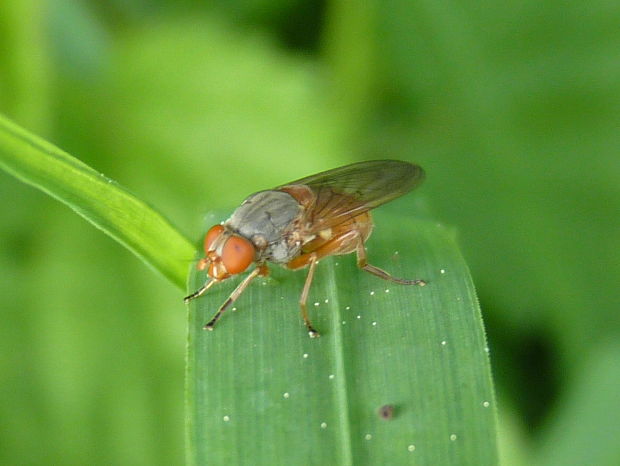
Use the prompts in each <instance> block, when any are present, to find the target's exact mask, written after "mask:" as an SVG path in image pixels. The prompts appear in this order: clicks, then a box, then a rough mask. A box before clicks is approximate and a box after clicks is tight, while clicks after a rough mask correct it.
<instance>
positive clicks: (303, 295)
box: [299, 253, 321, 338]
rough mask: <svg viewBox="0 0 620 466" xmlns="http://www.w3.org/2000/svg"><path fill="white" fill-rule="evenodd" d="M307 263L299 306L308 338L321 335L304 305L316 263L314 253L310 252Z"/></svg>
mask: <svg viewBox="0 0 620 466" xmlns="http://www.w3.org/2000/svg"><path fill="white" fill-rule="evenodd" d="M309 263H310V267H309V270H308V275H307V276H306V283H304V289H303V290H302V292H301V296H300V297H299V307H300V308H301V317H302V319H303V320H304V324H306V328H307V329H308V335H310V338H318V337H320V336H321V335H320V334H319V332H317V331H316V330H315V328H314V327H313V326H312V323H311V322H310V318H309V317H308V308H307V306H306V301H308V293H309V292H310V285H312V279H313V278H314V270H315V269H316V264H317V255H316V254H315V253H312V254H310V258H309Z"/></svg>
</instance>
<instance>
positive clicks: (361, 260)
mask: <svg viewBox="0 0 620 466" xmlns="http://www.w3.org/2000/svg"><path fill="white" fill-rule="evenodd" d="M356 251H357V266H358V267H359V268H360V269H363V270H365V271H366V272H370V273H371V274H373V275H376V276H377V277H379V278H383V279H384V280H389V281H391V282H394V283H400V284H401V285H419V286H424V285H426V281H425V280H420V279H417V280H407V279H405V278H397V277H393V276H392V275H390V274H389V273H387V272H386V271H385V270H383V269H380V268H379V267H375V266H374V265H371V264H369V263H368V260H367V258H366V248H365V247H364V241H363V240H362V237H361V236H360V235H358V236H357V247H356Z"/></svg>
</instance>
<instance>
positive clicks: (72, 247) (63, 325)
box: [0, 0, 620, 465]
mask: <svg viewBox="0 0 620 466" xmlns="http://www.w3.org/2000/svg"><path fill="white" fill-rule="evenodd" d="M310 5H311V6H310ZM619 21H620V9H619V8H618V3H617V2H615V1H611V0H594V1H591V2H587V3H583V2H582V3H578V2H572V3H570V2H557V1H551V2H544V3H541V2H535V1H533V0H527V1H524V2H519V3H518V4H510V3H480V2H474V1H465V2H447V3H446V2H429V1H414V2H412V1H406V0H387V1H382V2H378V1H376V2H367V3H365V6H364V7H356V8H355V9H353V8H351V7H350V6H348V2H343V1H333V2H301V1H293V0H289V1H285V0H261V1H258V0H255V1H234V2H214V3H213V4H212V5H211V6H205V2H197V1H190V0H186V1H182V2H170V1H163V0H160V1H156V2H150V1H149V2H147V1H143V0H133V1H114V2H105V3H95V2H87V1H85V0H83V1H78V2H74V1H68V0H48V1H47V2H36V1H34V0H26V1H20V2H10V1H7V2H2V3H0V43H1V44H2V48H1V49H0V111H1V112H2V113H4V114H6V115H8V116H9V117H11V118H13V119H15V120H16V121H17V122H18V123H20V124H22V125H24V126H25V127H27V128H29V129H30V130H33V131H34V132H36V133H38V134H41V135H43V136H44V137H46V138H47V139H49V140H51V141H52V142H54V143H55V144H57V145H59V146H60V147H63V148H64V149H66V150H68V151H69V152H70V153H72V154H76V155H78V156H79V157H80V158H81V159H82V160H84V161H85V162H87V163H88V164H89V165H91V166H93V167H96V168H97V169H98V170H100V171H102V172H104V173H106V174H107V175H109V176H110V177H112V178H114V179H117V180H119V181H120V182H121V183H122V184H123V185H125V186H127V187H129V188H130V189H132V190H133V191H135V192H137V193H138V194H139V195H140V196H141V197H142V198H144V199H148V200H149V201H150V202H152V203H153V204H154V205H156V206H158V207H159V208H160V209H161V210H162V211H164V212H165V213H166V215H167V216H168V217H169V218H171V219H172V220H173V221H174V222H175V223H176V224H177V225H180V226H181V227H182V229H183V230H184V231H185V232H186V234H187V235H188V236H190V237H191V238H196V240H198V238H199V236H200V226H201V212H203V211H206V210H210V209H213V208H220V207H223V208H231V207H234V205H235V204H236V203H237V202H238V201H239V200H241V199H242V198H243V197H244V196H245V195H247V194H248V193H249V192H251V191H254V190H258V189H263V188H267V187H270V186H272V185H275V184H279V183H282V182H285V181H287V180H290V179H294V178H297V177H299V176H303V175H306V174H310V173H313V172H315V171H319V170H321V169H325V168H329V167H332V166H337V165H340V164H344V163H347V162H351V161H355V160H359V159H363V158H403V159H407V160H412V161H416V162H418V163H420V164H421V165H422V166H424V168H425V169H426V171H427V173H428V179H427V182H426V183H425V185H424V187H423V188H422V190H421V191H420V192H419V193H418V195H421V196H423V197H424V200H425V202H426V203H427V204H428V205H429V208H430V210H431V211H433V212H434V216H437V217H440V218H442V219H443V220H445V221H446V223H449V224H453V225H456V226H457V227H458V230H459V235H460V242H461V245H462V246H463V248H464V251H465V255H466V257H467V259H468V262H469V264H470V265H471V267H472V273H473V275H474V280H475V282H476V284H477V288H478V293H479V295H480V297H481V305H482V311H483V315H484V317H485V321H486V324H487V331H488V333H489V336H490V339H491V360H492V364H493V365H494V375H495V378H496V386H497V390H498V397H499V402H500V406H501V408H502V409H500V414H501V416H500V425H501V426H503V434H502V437H501V439H502V442H503V443H504V444H505V445H507V446H509V448H505V449H503V452H504V461H505V463H506V464H521V463H527V464H529V462H531V461H536V462H537V464H541V465H551V464H584V463H586V462H590V463H591V464H617V463H618V462H620V447H619V446H618V442H617V441H616V438H617V435H616V434H614V432H617V430H618V421H617V419H619V418H620V412H619V411H620V408H619V407H618V406H617V403H614V402H613V394H614V393H617V390H614V389H615V388H617V385H618V382H619V380H618V379H619V374H620V353H619V352H618V349H617V345H615V344H614V343H613V341H617V340H618V338H619V336H620V320H619V319H618V318H617V311H618V309H619V308H620V299H619V296H618V291H617V289H618V287H617V279H618V277H619V276H620V273H619V272H620V270H619V269H620V248H619V247H618V246H619V245H618V232H620V217H619V216H618V212H619V211H620V163H619V162H618V148H619V147H620V132H618V127H619V126H620V98H619V97H620V84H619V83H620V61H619V60H618V56H617V50H618V49H619V48H620V34H619V33H618V28H617V24H618V22H619ZM0 199H2V202H0V213H1V216H0V219H1V220H0V267H1V270H2V271H3V279H2V280H1V281H0V296H2V308H3V310H4V313H3V319H2V323H1V324H0V342H1V343H0V354H1V355H2V356H0V370H1V373H2V374H3V383H2V384H1V385H0V399H1V400H2V401H1V402H0V423H1V424H2V429H1V430H2V434H0V435H2V439H1V444H2V448H1V449H0V462H2V463H3V464H24V463H27V464H33V463H34V464H37V463H38V464H42V463H45V464H52V463H53V464H70V463H71V464H79V463H81V464H84V463H88V464H94V463H96V462H97V461H99V462H100V463H101V464H114V463H116V464H118V463H124V464H178V463H180V462H181V461H182V457H183V456H182V455H183V454H182V447H183V425H182V419H183V409H182V379H183V367H182V366H181V364H180V361H182V359H183V351H184V345H185V336H184V322H185V320H184V314H183V313H184V308H183V305H182V304H181V302H180V300H179V299H180V298H181V296H180V295H179V293H178V291H177V289H176V288H174V287H173V286H170V284H169V283H167V282H165V281H164V280H163V279H162V278H160V277H159V276H157V275H155V274H153V273H151V272H150V271H149V270H147V269H145V268H144V267H143V265H142V264H141V263H140V262H139V261H138V260H136V259H135V258H134V257H133V256H131V255H130V254H128V253H127V252H126V251H124V250H122V248H119V247H118V246H117V245H116V244H115V243H113V242H112V241H110V240H109V239H107V238H105V237H104V236H103V235H101V234H100V233H99V232H97V231H96V230H94V229H93V228H92V227H90V225H88V224H86V223H85V222H83V221H82V220H80V219H79V218H77V217H75V216H74V215H73V214H72V213H71V212H70V211H69V210H68V209H66V208H64V207H63V206H61V205H57V204H56V203H54V202H53V201H52V200H51V199H48V198H46V197H45V196H43V195H42V194H40V193H38V192H36V191H34V190H32V189H30V188H28V187H26V186H22V185H20V184H19V183H18V182H16V181H15V180H13V179H11V178H10V177H8V176H7V175H5V174H3V173H0ZM188 267H189V264H188ZM515 445H516V446H517V447H515Z"/></svg>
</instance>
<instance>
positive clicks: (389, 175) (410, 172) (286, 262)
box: [185, 160, 426, 338]
mask: <svg viewBox="0 0 620 466" xmlns="http://www.w3.org/2000/svg"><path fill="white" fill-rule="evenodd" d="M423 180H424V170H422V168H421V167H419V166H417V165H413V164H410V163H407V162H400V161H396V160H373V161H368V162H359V163H354V164H351V165H346V166H344V167H340V168H334V169H333V170H328V171H325V172H322V173H318V174H316V175H312V176H308V177H306V178H302V179H299V180H296V181H292V182H290V183H287V184H285V185H282V186H278V187H277V188H274V189H272V190H267V191H259V192H257V193H254V194H251V195H250V196H249V197H248V198H247V199H246V200H245V201H243V203H242V204H241V205H240V206H239V207H238V208H237V209H236V210H235V211H234V212H233V214H232V216H231V217H230V218H229V219H228V220H226V221H225V222H223V223H221V224H219V225H215V226H213V227H212V228H211V229H210V230H209V231H208V232H207V234H206V235H205V239H204V249H205V253H206V255H205V257H204V258H203V259H201V260H200V261H199V262H198V264H197V268H198V270H204V269H207V272H208V279H207V281H206V282H205V284H204V285H203V286H202V287H200V288H199V289H198V290H197V291H195V292H194V293H192V294H191V295H189V296H187V297H186V298H185V302H186V303H187V302H189V301H191V300H192V299H194V298H197V297H199V296H201V295H202V294H204V293H205V292H206V291H207V290H208V289H209V288H211V287H212V286H213V285H215V284H216V283H218V282H221V281H223V280H226V279H228V278H230V277H231V276H233V275H237V274H239V273H242V272H244V271H245V270H246V269H247V268H248V267H250V265H251V264H253V263H254V264H255V265H256V267H255V268H254V270H252V272H250V274H249V275H248V276H246V277H245V279H244V280H243V281H242V282H241V283H240V284H239V285H238V286H237V288H236V289H235V290H234V291H233V292H232V294H231V295H230V296H229V297H228V299H227V300H226V301H225V302H224V304H222V306H220V308H219V309H218V310H217V312H216V313H215V314H214V316H213V318H212V319H211V320H210V321H209V322H208V323H207V324H206V325H205V326H204V329H205V330H213V327H214V326H215V324H216V322H217V321H218V320H219V318H220V316H221V315H222V313H223V312H224V311H225V310H226V309H227V308H228V307H229V306H230V305H231V304H232V303H234V302H235V300H236V299H237V298H238V297H239V296H240V295H241V293H243V291H244V290H245V289H246V288H247V286H248V285H249V284H250V282H251V281H252V280H254V279H255V278H256V277H258V276H266V275H268V273H269V270H268V267H267V263H268V262H272V263H275V264H280V265H283V266H284V267H285V268H287V269H291V270H296V269H301V268H303V267H306V266H308V275H307V276H306V281H305V284H304V287H303V290H302V292H301V296H300V298H299V305H300V308H301V316H302V318H303V321H304V323H305V325H306V328H307V329H308V333H309V335H310V337H312V338H315V337H318V336H319V333H318V332H317V331H316V330H315V329H314V327H313V326H312V324H311V322H310V319H309V318H308V311H307V308H306V301H307V299H308V293H309V291H310V285H311V284H312V279H313V277H314V271H315V268H316V265H317V263H318V261H319V260H320V259H321V258H323V257H327V256H333V255H341V254H349V253H352V252H356V253H357V265H358V267H359V268H361V269H363V270H365V271H367V272H370V273H371V274H373V275H376V276H378V277H380V278H383V279H384V280H390V281H392V282H395V283H399V284H402V285H420V286H423V285H426V281H424V280H420V279H416V280H407V279H403V278H396V277H393V276H392V275H390V274H389V273H388V272H386V271H385V270H382V269H380V268H379V267H375V266H374V265H371V264H369V263H368V261H367V259H366V248H365V247H364V243H365V242H366V240H367V239H368V237H369V236H370V233H371V231H372V228H373V223H372V219H371V217H370V210H371V209H374V208H375V207H378V206H380V205H382V204H385V203H386V202H389V201H391V200H393V199H395V198H397V197H399V196H402V195H403V194H406V193H408V192H409V191H411V190H412V189H413V188H415V187H416V186H418V185H419V184H420V183H421V182H422V181H423Z"/></svg>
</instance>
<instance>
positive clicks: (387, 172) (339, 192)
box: [276, 160, 424, 232]
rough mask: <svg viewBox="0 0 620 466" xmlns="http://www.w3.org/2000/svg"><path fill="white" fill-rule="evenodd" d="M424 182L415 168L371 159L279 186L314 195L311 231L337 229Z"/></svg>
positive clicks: (407, 164) (422, 174) (309, 214)
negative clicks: (305, 189) (306, 190)
mask: <svg viewBox="0 0 620 466" xmlns="http://www.w3.org/2000/svg"><path fill="white" fill-rule="evenodd" d="M423 180H424V170H422V167H420V166H418V165H413V164H411V163H408V162H401V161H398V160H372V161H368V162H358V163H354V164H351V165H346V166H344V167H340V168H334V169H333V170H328V171H325V172H322V173H317V174H316V175H312V176H308V177H306V178H301V179H299V180H296V181H292V182H290V183H287V184H286V185H283V186H279V187H278V188H276V189H281V188H284V187H287V186H295V185H305V186H308V187H309V188H310V189H311V190H312V191H313V192H314V194H315V195H316V201H315V202H314V204H313V205H312V206H311V207H310V209H309V211H308V212H307V220H308V221H309V222H310V223H311V224H312V227H311V230H312V232H316V231H320V230H322V229H324V228H329V227H332V226H336V225H338V224H339V223H342V222H344V221H346V220H349V219H351V218H352V217H355V216H356V215H359V214H362V213H364V212H367V211H368V210H370V209H374V208H375V207H378V206H380V205H382V204H385V203H386V202H389V201H391V200H393V199H396V198H397V197H399V196H402V195H403V194H406V193H408V192H409V191H411V190H412V189H414V188H415V187H416V186H418V185H419V184H420V183H422V181H423Z"/></svg>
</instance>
